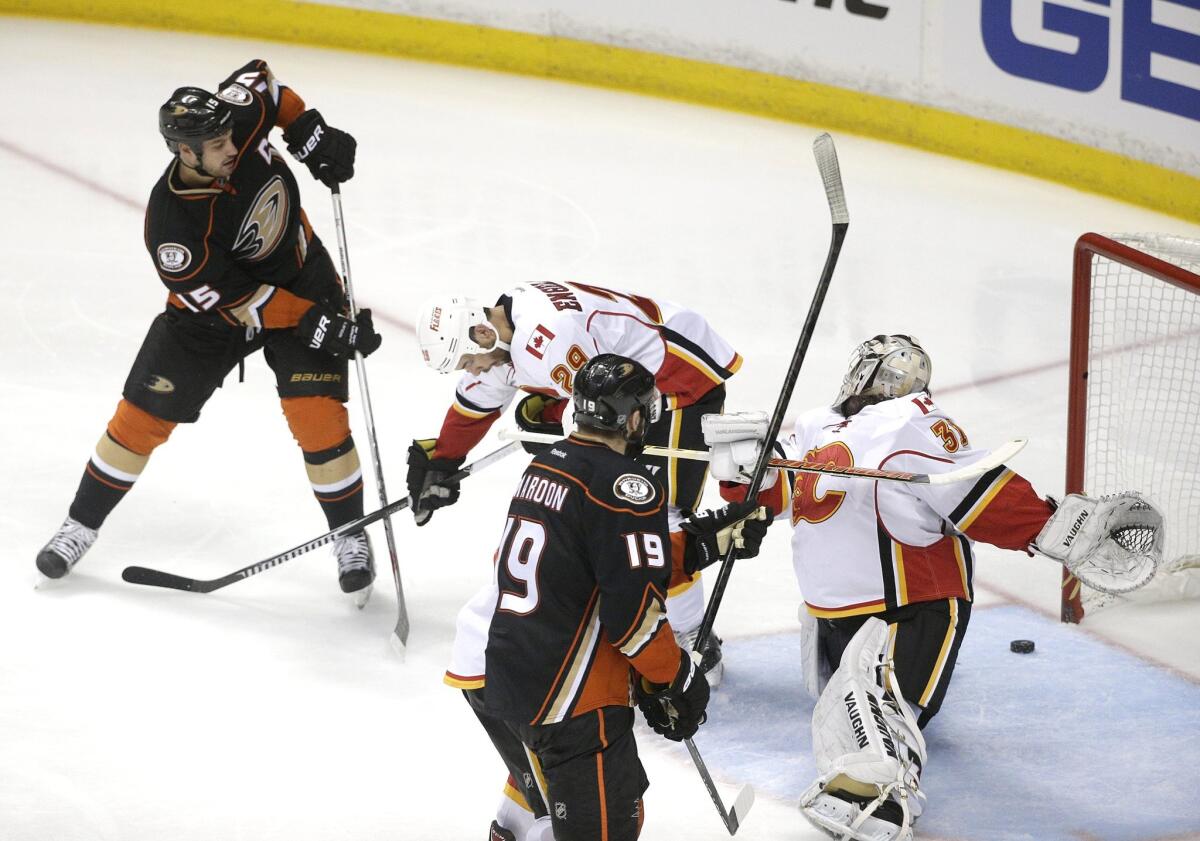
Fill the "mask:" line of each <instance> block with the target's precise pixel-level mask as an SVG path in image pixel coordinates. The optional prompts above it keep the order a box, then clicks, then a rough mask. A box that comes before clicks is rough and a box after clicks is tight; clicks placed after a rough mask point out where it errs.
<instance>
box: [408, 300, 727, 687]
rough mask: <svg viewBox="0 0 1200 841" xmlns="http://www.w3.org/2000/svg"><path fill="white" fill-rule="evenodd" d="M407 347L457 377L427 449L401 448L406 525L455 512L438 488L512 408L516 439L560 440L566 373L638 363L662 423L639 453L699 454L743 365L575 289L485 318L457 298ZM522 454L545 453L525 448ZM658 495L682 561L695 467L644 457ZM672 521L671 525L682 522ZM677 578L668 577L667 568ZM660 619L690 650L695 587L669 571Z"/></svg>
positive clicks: (570, 376)
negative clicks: (706, 425)
mask: <svg viewBox="0 0 1200 841" xmlns="http://www.w3.org/2000/svg"><path fill="white" fill-rule="evenodd" d="M417 339H418V342H419V344H420V349H421V354H422V356H423V358H424V360H425V362H426V363H427V364H428V365H429V366H430V367H432V368H433V369H435V370H437V371H439V372H442V373H450V372H452V371H463V372H464V373H463V374H462V376H461V378H460V379H459V382H458V388H457V390H456V391H455V395H454V403H453V404H452V405H451V407H450V408H449V410H448V411H447V412H446V416H445V420H444V421H443V422H442V428H441V431H440V432H439V433H438V435H437V437H436V438H428V439H423V440H417V441H414V442H413V444H412V446H411V447H410V448H409V456H408V464H409V472H408V491H409V494H410V496H411V497H412V499H413V500H414V502H413V505H412V511H413V516H414V518H415V519H416V522H417V525H424V524H425V523H426V522H428V520H429V518H430V517H431V516H432V514H433V512H434V511H435V510H436V509H438V508H441V507H444V506H446V505H451V504H453V503H454V502H456V501H457V499H458V495H459V489H458V486H457V484H447V483H446V481H445V480H446V477H447V476H449V474H451V473H453V472H454V471H456V470H457V469H458V468H459V467H460V466H461V465H462V463H463V461H464V459H465V457H466V455H467V454H468V453H469V452H470V450H471V448H472V447H474V446H475V445H476V444H477V443H479V441H480V440H482V438H483V437H484V435H485V434H486V433H487V431H488V429H489V428H490V427H491V425H492V424H493V423H494V422H495V421H496V419H497V418H499V417H500V415H501V414H502V413H503V412H504V411H505V409H507V407H508V406H509V405H510V404H511V403H512V402H513V399H514V398H515V397H517V395H518V392H523V393H524V396H523V397H522V398H521V400H520V401H519V402H518V404H517V407H516V412H515V419H516V422H517V424H518V425H519V426H520V427H521V428H522V429H523V430H526V431H530V432H540V433H551V434H555V435H562V434H563V428H562V423H561V419H562V413H563V410H564V408H565V407H566V406H567V405H568V404H569V398H570V396H571V390H572V385H573V383H574V379H575V376H576V374H577V372H578V371H579V370H580V369H581V368H582V367H583V366H584V363H586V362H587V361H588V360H589V359H590V358H592V357H594V356H596V355H597V354H600V353H616V354H620V355H622V356H626V357H629V358H631V359H633V360H636V361H637V362H640V363H641V364H642V365H644V366H645V367H646V369H647V370H649V371H651V372H652V373H653V374H654V375H655V384H656V386H657V387H658V389H659V391H660V392H661V393H662V395H663V403H664V405H663V407H662V409H663V411H662V413H661V417H660V419H659V420H658V421H657V422H656V423H654V424H653V425H652V426H651V428H650V431H649V433H648V434H647V436H646V440H645V443H646V444H647V445H658V446H670V447H683V448H692V449H695V448H699V447H701V446H703V441H704V438H703V433H702V431H701V428H700V418H701V417H702V416H703V415H705V414H708V413H712V412H720V411H721V408H722V406H723V404H724V402H725V385H724V383H725V380H727V379H729V377H731V376H733V374H734V373H735V372H736V371H737V370H738V368H739V367H740V366H741V364H742V358H741V357H740V356H739V355H738V354H737V353H736V352H735V351H734V350H733V348H732V347H730V345H729V344H728V343H727V342H726V341H725V340H724V339H723V338H722V337H721V336H720V335H718V334H717V332H716V331H715V330H713V328H712V327H711V326H710V325H709V323H708V321H707V320H706V319H705V318H704V317H703V316H701V315H700V314H699V313H697V312H695V311H693V310H689V309H686V308H684V307H681V306H679V305H676V304H673V303H670V302H668V301H658V300H652V299H650V298H647V297H645V296H641V295H635V294H630V293H627V292H620V291H616V290H612V289H605V288H601V287H597V286H588V285H584V284H580V283H566V284H563V283H554V282H540V283H522V284H520V285H518V286H516V287H515V288H513V289H511V290H510V291H508V292H507V293H505V294H504V295H502V296H500V299H499V300H498V301H497V302H496V305H495V306H492V307H487V306H483V305H481V304H480V303H479V302H477V301H473V300H470V299H466V298H450V297H447V298H441V299H437V300H434V301H432V302H430V303H428V304H427V305H426V306H425V307H424V308H423V309H422V311H421V313H420V316H419V319H418V321H417ZM525 447H526V449H528V450H529V451H530V452H538V451H540V449H543V448H544V447H545V445H536V444H526V445H525ZM644 462H645V463H646V464H647V465H649V466H650V467H651V469H652V470H655V475H656V476H657V478H658V479H659V481H660V482H662V484H663V486H664V488H665V489H666V492H667V497H668V504H669V508H668V511H669V522H670V527H671V534H672V541H673V543H675V544H676V545H675V546H674V551H673V553H672V555H673V557H674V558H676V559H682V557H683V551H682V534H681V532H680V531H679V528H678V525H679V523H680V521H681V520H682V519H683V518H684V517H685V516H686V515H687V513H688V512H690V511H693V510H695V509H697V508H698V507H699V503H700V497H701V494H702V492H703V487H704V481H705V477H706V475H707V465H706V464H705V463H704V462H697V461H687V460H682V459H678V460H677V459H664V458H650V457H646V458H645V459H644ZM681 512H682V513H681ZM677 566H678V565H677ZM667 610H668V615H669V617H670V621H671V625H672V627H673V628H675V630H676V633H677V635H678V638H679V644H680V645H681V646H683V647H685V648H691V647H692V644H693V643H694V642H695V638H696V633H697V631H699V628H700V622H701V620H702V619H703V616H704V588H703V585H702V584H701V582H700V579H699V577H698V576H690V575H688V574H687V573H686V572H684V570H683V569H682V567H679V568H677V569H675V570H674V574H673V575H672V578H671V583H670V589H669V591H668V600H667ZM701 654H702V657H703V660H702V668H703V669H704V670H705V671H706V672H707V674H708V679H709V682H710V684H712V685H714V686H715V685H717V684H718V683H719V682H720V678H721V672H722V665H721V649H720V640H719V639H718V638H717V637H716V635H715V634H710V635H709V639H708V642H707V643H706V646H705V650H704V651H703V652H701Z"/></svg>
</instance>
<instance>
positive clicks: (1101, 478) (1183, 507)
mask: <svg viewBox="0 0 1200 841" xmlns="http://www.w3.org/2000/svg"><path fill="white" fill-rule="evenodd" d="M1125 490H1136V491H1141V492H1142V493H1143V494H1145V495H1146V497H1147V498H1148V499H1149V500H1150V501H1151V502H1153V503H1154V504H1155V505H1157V506H1159V507H1160V508H1162V509H1163V510H1164V524H1165V536H1166V549H1165V553H1164V557H1163V565H1162V567H1160V572H1159V576H1158V577H1159V578H1163V577H1164V576H1170V575H1172V573H1173V571H1178V570H1183V569H1185V568H1186V569H1188V570H1189V571H1191V569H1192V568H1193V567H1198V566H1200V240H1197V239H1188V238H1184V237H1176V236H1170V235H1163V234H1116V235H1112V236H1101V235H1100V234H1094V233H1089V234H1084V235H1083V236H1081V237H1080V238H1079V240H1078V241H1077V242H1076V244H1075V262H1074V282H1073V288H1072V296H1071V360H1070V388H1069V391H1068V402H1067V475H1066V491H1067V493H1084V492H1086V493H1088V494H1089V495H1092V496H1100V495H1103V494H1109V493H1115V492H1118V491H1125ZM1197 571H1198V572H1200V570H1197ZM1155 583H1156V582H1152V583H1151V585H1150V587H1154V586H1155ZM1147 589H1149V588H1147ZM1138 592H1141V591H1138ZM1092 596H1093V594H1092V592H1091V591H1088V590H1086V588H1082V589H1081V586H1080V584H1079V582H1078V580H1077V579H1075V578H1074V577H1073V576H1071V575H1069V574H1067V573H1066V571H1065V570H1064V572H1063V591H1062V620H1063V621H1064V622H1078V621H1079V620H1080V619H1082V618H1083V616H1084V614H1085V612H1087V611H1089V610H1093V609H1095V608H1097V607H1101V606H1103V604H1104V603H1105V602H1104V601H1103V600H1102V599H1093V598H1092ZM1132 596H1133V598H1134V599H1135V600H1136V599H1137V598H1138V593H1137V592H1135V593H1134V594H1132ZM1168 597H1169V596H1168Z"/></svg>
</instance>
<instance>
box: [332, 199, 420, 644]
mask: <svg viewBox="0 0 1200 841" xmlns="http://www.w3.org/2000/svg"><path fill="white" fill-rule="evenodd" d="M330 193H331V195H332V197H333V221H334V225H335V227H336V228H337V241H338V256H339V257H341V261H342V277H344V278H345V279H346V298H347V300H348V302H349V304H350V318H352V319H354V320H358V305H357V304H355V302H354V283H353V282H352V281H351V280H350V253H349V249H348V248H347V247H346V223H345V220H344V219H343V218H342V188H341V185H340V184H336V183H335V184H334V185H333V186H332V187H330ZM354 367H355V370H356V371H357V373H358V391H359V395H360V396H361V397H362V406H363V420H364V421H365V422H366V424H367V441H368V443H369V444H370V445H371V463H372V466H373V467H374V469H375V489H376V490H377V491H378V492H379V507H380V509H381V510H382V509H384V508H386V507H387V489H386V488H385V487H384V484H383V464H382V463H381V462H380V460H379V441H378V439H377V438H376V436H375V413H374V412H373V411H372V410H371V391H370V389H369V388H368V387H367V367H366V362H365V361H364V360H363V355H362V354H361V353H358V352H357V351H356V352H355V354H354ZM383 533H384V534H385V535H386V537H387V548H388V557H389V558H390V559H391V562H392V579H393V580H394V581H395V582H396V627H395V628H394V629H392V647H393V648H395V649H396V651H397V652H398V653H399V654H400V655H401V656H403V654H404V648H405V646H407V645H408V605H407V604H406V603H405V601H404V584H403V583H402V582H401V580H400V560H399V558H398V556H397V554H396V536H395V535H394V534H393V533H392V520H391V518H390V517H389V516H387V515H386V514H385V515H384V517H383ZM359 607H362V605H359Z"/></svg>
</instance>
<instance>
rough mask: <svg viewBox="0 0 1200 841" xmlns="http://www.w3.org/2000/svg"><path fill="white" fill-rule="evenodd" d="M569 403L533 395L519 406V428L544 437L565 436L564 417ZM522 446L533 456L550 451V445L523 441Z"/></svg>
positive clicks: (563, 400) (517, 415) (542, 395)
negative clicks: (564, 411)
mask: <svg viewBox="0 0 1200 841" xmlns="http://www.w3.org/2000/svg"><path fill="white" fill-rule="evenodd" d="M566 406H567V401H566V400H565V399H563V398H561V397H547V396H546V395H544V394H531V395H529V396H528V397H526V398H525V399H524V400H522V401H521V402H520V403H518V404H517V411H516V415H515V417H516V421H517V426H518V427H520V429H521V430H522V431H524V432H537V433H541V434H543V435H557V436H559V437H560V438H561V437H562V434H563V426H562V416H563V409H565V408H566ZM521 446H522V447H524V448H525V452H527V453H529V454H530V455H531V456H536V455H539V454H540V453H544V452H545V451H546V450H548V449H550V445H549V444H538V443H536V442H534V441H522V442H521Z"/></svg>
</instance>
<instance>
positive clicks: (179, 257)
mask: <svg viewBox="0 0 1200 841" xmlns="http://www.w3.org/2000/svg"><path fill="white" fill-rule="evenodd" d="M191 262H192V252H191V251H189V250H188V248H187V246H185V245H180V244H179V243H177V242H164V243H163V244H162V245H160V246H159V247H158V265H159V266H161V267H162V269H163V271H166V272H178V271H182V270H183V269H186V268H187V267H188V264H189V263H191Z"/></svg>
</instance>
